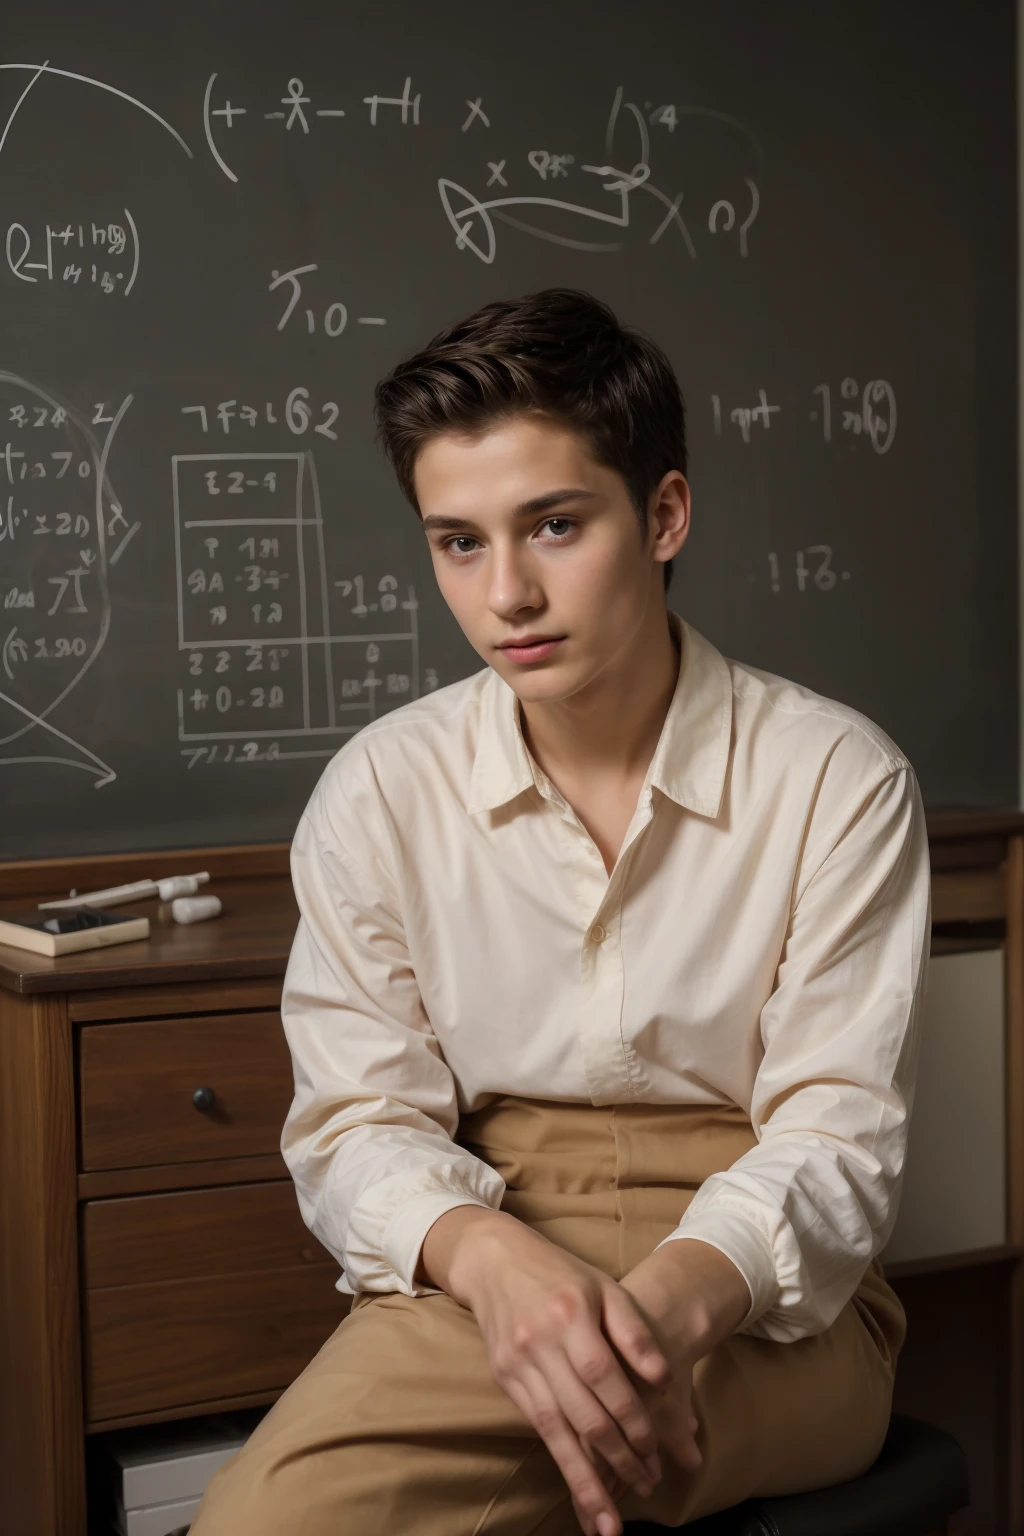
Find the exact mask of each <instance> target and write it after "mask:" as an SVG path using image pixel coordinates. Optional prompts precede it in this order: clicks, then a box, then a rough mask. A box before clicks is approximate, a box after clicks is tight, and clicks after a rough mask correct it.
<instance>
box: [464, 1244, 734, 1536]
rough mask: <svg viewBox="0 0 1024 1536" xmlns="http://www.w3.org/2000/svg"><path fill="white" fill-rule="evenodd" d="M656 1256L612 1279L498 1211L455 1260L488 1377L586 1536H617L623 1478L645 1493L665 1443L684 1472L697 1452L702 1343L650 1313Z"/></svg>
mask: <svg viewBox="0 0 1024 1536" xmlns="http://www.w3.org/2000/svg"><path fill="white" fill-rule="evenodd" d="M674 1246H676V1245H674V1244H668V1245H666V1247H668V1248H671V1247H674ZM701 1246H703V1245H701ZM661 1251H662V1250H659V1252H661ZM656 1257H657V1256H656V1255H652V1256H651V1260H649V1261H645V1263H646V1266H647V1267H646V1268H645V1264H641V1265H638V1266H637V1268H636V1269H635V1270H633V1271H631V1273H630V1274H629V1275H626V1276H624V1277H623V1279H622V1281H621V1282H616V1281H614V1280H612V1279H611V1278H610V1277H609V1276H608V1275H606V1274H605V1273H604V1272H603V1271H602V1270H600V1269H597V1268H596V1267H595V1266H593V1265H591V1264H587V1263H585V1262H584V1261H583V1260H581V1259H578V1258H576V1257H575V1255H573V1254H570V1253H567V1252H566V1251H565V1250H564V1249H562V1248H559V1247H558V1246H556V1245H555V1244H554V1243H551V1242H549V1241H548V1240H547V1239H546V1238H544V1237H542V1236H541V1235H540V1234H539V1233H537V1232H534V1231H533V1230H532V1228H530V1227H528V1226H526V1225H525V1224H524V1223H521V1222H519V1221H516V1220H515V1219H514V1218H512V1217H509V1216H507V1215H504V1214H499V1215H497V1216H496V1218H495V1221H494V1222H493V1223H489V1224H482V1225H481V1227H480V1228H479V1229H478V1230H477V1231H476V1232H474V1233H473V1240H472V1243H471V1244H465V1245H464V1246H463V1252H462V1254H461V1255H458V1256H456V1258H455V1259H454V1260H453V1263H452V1267H451V1272H450V1278H449V1287H450V1293H451V1295H452V1296H453V1297H454V1298H455V1300H457V1301H459V1302H460V1303H461V1304H462V1305H463V1306H467V1307H469V1308H470V1310H471V1311H472V1312H473V1313H474V1315H475V1317H476V1319H477V1322H478V1323H479V1325H480V1329H481V1332H482V1334H483V1337H484V1340H485V1342H486V1345H487V1351H488V1356H489V1361H490V1367H491V1372H492V1374H493V1376H494V1378H495V1380H496V1381H497V1383H498V1385H499V1386H500V1387H501V1388H502V1389H503V1391H505V1392H506V1393H507V1394H508V1396H509V1397H510V1398H511V1399H512V1401H513V1402H514V1403H515V1404H516V1406H517V1407H518V1408H519V1409H520V1410H521V1412H522V1413H523V1414H524V1415H525V1416H526V1418H527V1419H529V1420H530V1422H531V1423H532V1424H533V1425H534V1427H535V1428H536V1430H537V1432H538V1434H539V1435H540V1436H541V1438H542V1439H543V1440H544V1442H545V1443H546V1445H547V1447H548V1449H549V1451H550V1452H551V1455H552V1456H553V1458H554V1460H555V1461H556V1462H557V1464H558V1466H559V1468H560V1470H561V1472H562V1475H563V1477H564V1478H565V1481H566V1483H567V1485H568V1487H569V1490H570V1493H571V1495H572V1502H573V1507H574V1508H575V1510H576V1515H577V1518H578V1519H579V1522H580V1525H581V1526H582V1528H583V1530H584V1531H585V1532H586V1533H587V1536H621V1532H622V1519H621V1516H620V1514H619V1512H618V1509H617V1507H616V1501H617V1500H618V1499H620V1498H621V1497H622V1495H623V1493H625V1491H626V1489H627V1488H628V1487H630V1486H632V1487H635V1488H636V1490H637V1492H638V1493H639V1494H640V1495H641V1497H646V1496H648V1495H649V1494H650V1493H651V1492H652V1490H653V1486H654V1484H655V1483H656V1482H658V1481H659V1480H660V1477H661V1464H660V1455H659V1452H660V1449H661V1447H664V1448H665V1449H666V1450H667V1451H668V1453H669V1454H670V1455H671V1456H672V1457H673V1459H674V1460H675V1461H676V1462H677V1464H678V1465H679V1466H680V1467H682V1468H683V1469H684V1470H690V1471H695V1470H696V1469H697V1468H698V1467H699V1466H700V1465H701V1461H702V1457H701V1453H700V1450H699V1449H698V1447H697V1443H696V1439H695V1431H696V1429H697V1420H696V1418H695V1417H694V1415H693V1412H692V1405H691V1394H692V1388H693V1365H694V1363H695V1361H696V1359H699V1358H700V1354H701V1353H703V1352H704V1350H703V1349H700V1348H699V1347H697V1348H696V1352H695V1342H694V1340H693V1339H691V1338H690V1337H688V1331H687V1330H686V1329H685V1328H683V1329H680V1328H675V1327H673V1328H666V1327H664V1326H660V1325H659V1323H658V1322H657V1321H656V1317H657V1315H658V1314H659V1312H660V1311H662V1310H663V1309H662V1308H661V1307H660V1306H659V1305H658V1302H659V1300H664V1284H663V1276H664V1269H663V1267H662V1266H661V1265H660V1264H654V1263H652V1261H653V1260H654V1259H655V1258H656ZM648 1304H649V1305H648ZM741 1315H742V1314H741Z"/></svg>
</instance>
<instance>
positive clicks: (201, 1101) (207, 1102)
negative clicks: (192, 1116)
mask: <svg viewBox="0 0 1024 1536" xmlns="http://www.w3.org/2000/svg"><path fill="white" fill-rule="evenodd" d="M216 1100H217V1095H216V1093H215V1092H214V1091H213V1089H212V1088H197V1089H196V1091H195V1093H194V1094H193V1095H192V1103H193V1104H194V1105H195V1107H196V1109H212V1108H213V1106H214V1104H215V1103H216Z"/></svg>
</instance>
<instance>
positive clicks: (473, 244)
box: [437, 86, 763, 265]
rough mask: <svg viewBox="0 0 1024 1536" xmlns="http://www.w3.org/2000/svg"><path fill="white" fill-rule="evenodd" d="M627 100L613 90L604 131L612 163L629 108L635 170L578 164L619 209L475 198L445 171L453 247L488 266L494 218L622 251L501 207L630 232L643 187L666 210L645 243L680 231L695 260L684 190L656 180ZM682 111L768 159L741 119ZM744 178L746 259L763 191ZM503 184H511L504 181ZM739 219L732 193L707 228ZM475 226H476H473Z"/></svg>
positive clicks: (539, 164) (642, 126)
mask: <svg viewBox="0 0 1024 1536" xmlns="http://www.w3.org/2000/svg"><path fill="white" fill-rule="evenodd" d="M622 98H623V88H622V86H619V87H618V88H617V89H616V92H615V99H614V101H613V103H612V108H611V112H610V113H609V116H608V126H607V130H606V133H605V152H606V154H607V155H608V157H609V162H610V160H611V157H612V155H613V154H614V153H615V131H616V127H617V124H618V121H619V117H620V114H621V113H622V112H623V111H625V112H626V113H627V114H628V116H629V117H630V118H632V120H633V122H634V123H635V124H636V127H637V130H638V133H639V146H638V147H639V151H640V158H639V160H638V161H637V162H636V163H635V164H634V166H633V168H632V169H631V170H624V169H622V168H621V167H617V166H615V165H613V164H611V163H603V164H600V165H589V164H585V165H581V166H580V168H579V169H580V170H581V171H582V172H583V173H584V174H585V175H588V176H596V177H600V178H602V180H601V190H602V191H604V192H607V193H609V194H611V197H612V199H613V200H614V199H616V198H617V199H618V204H617V206H615V205H614V202H613V206H612V207H611V208H609V207H607V206H605V207H595V206H593V205H592V204H591V203H581V202H569V201H567V200H566V199H564V198H557V197H546V196H543V195H540V194H537V193H529V194H525V195H522V196H513V197H494V198H489V199H487V200H486V201H481V199H480V198H478V197H477V196H476V195H475V194H474V193H472V192H470V191H468V190H467V189H466V188H465V187H462V186H459V184H458V183H457V182H455V181H451V180H450V179H449V178H447V177H444V176H442V177H439V178H438V183H437V190H438V194H439V196H440V199H441V206H442V207H443V209H444V212H445V216H446V217H447V219H448V222H449V224H450V225H451V227H452V229H453V230H454V232H455V245H456V249H457V250H460V251H463V250H468V251H471V252H472V253H473V255H474V256H477V257H478V258H479V259H480V261H482V262H484V263H485V264H486V265H490V264H491V263H492V262H493V261H494V258H495V255H496V254H497V235H496V233H495V229H494V220H495V219H497V220H500V221H501V222H503V223H505V224H508V225H511V226H512V227H513V228H514V229H518V230H521V231H522V232H523V233H524V234H528V235H533V236H535V237H536V238H537V239H539V240H547V241H551V242H552V243H553V244H555V245H563V246H567V247H569V248H570V249H572V250H578V251H620V250H622V249H623V245H624V243H625V242H624V241H622V240H613V241H595V240H584V239H580V238H573V237H571V236H568V235H562V234H557V233H555V232H554V231H553V230H550V229H547V228H545V227H544V226H543V225H540V224H536V223H532V224H531V223H527V222H526V221H525V220H522V219H517V218H513V217H512V215H511V214H509V213H507V212H502V210H503V209H508V208H510V207H516V206H521V207H533V208H557V209H559V210H561V211H562V212H566V213H571V214H575V215H577V216H578V217H579V218H581V219H590V220H594V221H596V222H598V223H602V224H607V225H611V226H613V227H615V228H618V229H622V230H626V229H628V228H629V227H630V224H631V222H632V210H631V207H630V196H631V194H632V193H634V192H644V193H646V194H647V195H648V196H650V197H653V198H655V199H656V200H657V201H658V202H659V203H660V204H661V205H662V206H663V207H664V208H665V209H666V210H667V211H666V213H665V214H664V216H663V218H662V220H661V223H660V224H659V225H658V227H657V228H656V229H655V231H654V233H653V234H652V235H651V236H650V238H649V241H648V244H650V245H656V244H657V243H658V241H659V240H660V239H661V238H662V236H663V235H664V234H665V233H666V231H668V230H669V229H675V231H676V232H677V234H678V236H679V238H680V239H681V240H682V242H683V244H684V245H685V247H686V250H687V252H688V254H689V255H690V257H691V258H692V259H693V260H696V259H697V249H696V246H695V244H694V241H693V237H692V235H691V233H690V230H689V228H688V226H687V223H686V221H685V219H684V218H683V214H682V211H681V210H682V203H683V196H684V194H683V193H682V192H679V193H677V194H676V196H675V197H674V198H670V197H669V195H668V193H666V192H663V191H662V190H661V188H660V187H657V186H655V184H654V182H653V181H652V180H651V163H650V154H651V151H650V135H649V132H648V128H647V123H646V120H645V118H644V116H643V113H642V112H641V110H640V108H639V107H638V106H637V104H636V103H635V102H632V101H626V102H624V101H623V99H622ZM678 110H679V111H680V112H682V113H684V114H686V113H700V114H701V115H706V116H711V117H715V118H718V119H720V120H721V121H723V122H726V123H729V124H730V125H732V126H733V127H735V128H737V129H739V131H740V132H741V133H742V134H743V135H744V136H745V137H746V138H747V139H748V141H749V142H750V143H751V145H752V146H753V148H754V149H755V151H756V153H757V156H758V160H759V163H760V161H761V159H762V158H763V157H762V154H761V148H760V145H759V144H758V143H757V141H756V139H754V137H753V135H752V134H751V133H750V131H749V130H748V129H747V128H746V127H745V125H744V124H742V123H739V122H738V121H737V120H736V119H733V118H730V117H728V116H727V114H725V113H715V112H705V109H703V108H696V107H694V108H685V107H684V108H680V109H678ZM539 153H542V152H538V151H533V152H532V153H531V155H530V156H529V157H528V158H529V159H530V163H531V165H533V167H534V169H535V170H537V171H538V173H539V174H541V175H542V176H544V179H545V180H546V179H547V176H546V173H547V170H548V167H549V165H550V160H551V157H550V156H548V157H546V160H545V161H542V160H540V159H537V158H534V157H535V156H537V155H538V154H539ZM571 158H572V157H571V156H558V157H555V159H556V161H557V160H559V159H561V160H567V159H568V160H571ZM488 163H489V165H490V169H491V172H492V176H491V180H492V181H493V180H494V179H495V177H496V176H497V178H498V179H499V180H502V178H501V175H500V167H499V166H498V165H497V164H496V163H494V162H488ZM504 164H505V162H504V161H502V162H501V167H503V166H504ZM552 169H553V170H554V171H555V173H556V174H557V172H558V171H559V170H561V171H562V172H563V174H564V170H565V168H564V167H563V166H559V165H557V164H556V165H555V166H554V167H552ZM743 180H744V183H745V185H746V187H747V190H748V193H749V196H750V207H749V210H748V211H746V213H745V216H744V218H743V220H742V222H741V223H740V224H739V226H738V229H737V238H738V241H739V248H740V255H741V256H746V255H747V254H748V241H747V232H748V230H749V229H750V227H751V225H752V224H753V223H754V221H755V219H756V218H757V214H758V210H759V207H760V194H759V192H758V188H757V183H756V182H755V181H754V180H753V178H752V177H750V176H745V177H744V178H743ZM502 184H507V183H504V182H503V181H502ZM737 217H738V210H737V209H736V207H735V206H734V204H733V203H732V202H730V201H729V199H727V198H719V199H717V200H716V201H715V203H714V204H713V205H712V207H711V209H710V210H709V212H708V216H707V224H708V229H709V231H710V232H711V233H712V234H717V233H718V232H719V231H724V232H729V231H731V230H732V229H733V228H734V227H736V221H737ZM478 223H479V230H477V228H476V226H477V224H478Z"/></svg>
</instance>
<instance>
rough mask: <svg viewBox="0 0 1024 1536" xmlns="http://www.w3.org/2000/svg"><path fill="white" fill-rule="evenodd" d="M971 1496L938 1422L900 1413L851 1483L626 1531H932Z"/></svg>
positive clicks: (759, 1535)
mask: <svg viewBox="0 0 1024 1536" xmlns="http://www.w3.org/2000/svg"><path fill="white" fill-rule="evenodd" d="M970 1496H971V1489H970V1477H969V1474H968V1471H967V1458H966V1457H965V1456H964V1453H963V1451H962V1450H961V1449H960V1446H959V1445H958V1443H957V1442H956V1440H954V1438H953V1436H952V1435H950V1434H948V1433H947V1432H946V1431H945V1430H944V1429H937V1428H936V1426H935V1425H934V1424H925V1423H924V1422H923V1421H922V1420H921V1419H911V1418H908V1417H907V1415H906V1414H902V1413H894V1414H893V1415H892V1417H891V1419H890V1421H889V1432H888V1434H887V1435H886V1437H885V1444H884V1445H883V1446H882V1449H881V1451H880V1452H879V1455H878V1459H877V1460H876V1462H875V1463H874V1465H873V1466H872V1467H870V1468H869V1469H868V1471H867V1472H865V1473H863V1475H862V1476H860V1477H855V1478H853V1479H852V1480H851V1481H850V1482H847V1483H834V1484H833V1485H832V1486H831V1487H830V1488H816V1489H814V1491H813V1492H811V1493H791V1494H786V1495H784V1496H783V1497H781V1498H775V1499H747V1500H745V1502H744V1503H742V1504H736V1505H735V1506H734V1507H733V1508H732V1509H723V1510H720V1511H719V1512H718V1513H717V1514H714V1515H705V1516H704V1517H703V1519H700V1520H692V1521H691V1522H690V1523H689V1524H688V1525H680V1526H674V1527H669V1526H664V1525H655V1524H654V1523H653V1521H650V1520H630V1521H629V1522H628V1523H627V1524H626V1526H625V1536H664V1533H665V1531H666V1530H669V1529H674V1530H679V1531H685V1532H686V1536H931V1533H932V1532H933V1531H935V1530H937V1529H939V1528H940V1527H941V1526H942V1524H943V1522H944V1521H945V1520H947V1519H948V1518H949V1516H950V1515H951V1514H952V1513H953V1511H954V1510H956V1509H962V1508H963V1506H964V1505H965V1504H966V1503H968V1501H969V1500H970Z"/></svg>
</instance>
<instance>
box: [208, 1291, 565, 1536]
mask: <svg viewBox="0 0 1024 1536" xmlns="http://www.w3.org/2000/svg"><path fill="white" fill-rule="evenodd" d="M538 1452H539V1453H541V1454H536V1453H538ZM527 1467H528V1469H529V1470H528V1472H527ZM520 1469H522V1470H521V1471H520ZM517 1473H519V1474H520V1475H518V1476H517ZM566 1492H567V1490H566V1487H565V1483H564V1481H563V1479H562V1477H561V1474H560V1472H559V1470H558V1468H557V1465H556V1464H555V1462H554V1461H553V1459H552V1458H551V1457H550V1455H549V1454H548V1452H547V1448H546V1446H545V1445H544V1444H543V1442H542V1441H541V1440H540V1439H539V1437H538V1436H537V1434H536V1431H535V1430H534V1429H533V1426H532V1424H531V1423H530V1422H529V1420H528V1419H526V1418H525V1416H524V1415H523V1414H522V1413H521V1412H520V1411H519V1409H518V1408H517V1407H516V1405H515V1404H514V1403H513V1402H512V1399H511V1398H510V1397H509V1396H508V1395H507V1393H505V1392H504V1391H503V1390H502V1389H501V1388H500V1387H499V1386H498V1384H497V1382H496V1381H495V1380H494V1377H493V1376H492V1374H491V1371H490V1366H489V1362H488V1356H487V1349H486V1345H485V1343H484V1339H483V1335H482V1334H481V1332H480V1328H479V1325H478V1323H477V1321H476V1318H475V1317H474V1316H473V1314H472V1312H470V1311H468V1310H467V1309H466V1308H464V1307H461V1306H459V1305H458V1304H457V1303H456V1302H454V1301H452V1299H451V1298H450V1297H449V1296H447V1295H444V1294H440V1295H437V1296H420V1297H409V1296H404V1295H402V1294H400V1293H398V1292H387V1293H382V1294H379V1295H372V1296H371V1295H366V1294H363V1295H360V1296H357V1297H356V1298H355V1301H354V1302H353V1307H352V1310H351V1312H350V1313H349V1315H348V1316H347V1317H346V1318H345V1319H344V1321H343V1322H342V1323H341V1324H340V1326H339V1327H338V1328H337V1329H336V1330H335V1332H334V1334H333V1335H332V1336H331V1338H330V1339H328V1341H327V1343H326V1344H325V1345H324V1346H323V1348H322V1349H321V1350H320V1352H319V1353H318V1354H317V1355H316V1357H315V1358H314V1359H313V1360H312V1361H311V1362H310V1364H309V1365H308V1366H307V1367H306V1369H305V1370H304V1371H303V1372H302V1374H301V1375H300V1376H299V1377H298V1378H297V1379H296V1380H295V1381H294V1382H293V1383H292V1385H291V1386H290V1387H289V1388H288V1390H287V1391H286V1392H285V1393H284V1394H283V1395H282V1396H281V1397H280V1398H279V1399H278V1401H277V1402H276V1403H275V1404H274V1406H273V1408H272V1409H271V1410H270V1412H269V1413H268V1414H267V1415H266V1416H265V1418H264V1419H263V1420H262V1422H261V1423H260V1424H259V1425H258V1426H257V1428H256V1430H255V1431H254V1432H253V1434H252V1435H251V1436H250V1438H249V1440H248V1441H247V1442H246V1444H245V1446H244V1447H243V1448H242V1450H241V1451H240V1452H239V1453H238V1454H237V1455H236V1456H234V1457H233V1458H232V1459H231V1461H229V1462H227V1463H225V1465H224V1466H223V1467H221V1469H220V1470H219V1471H218V1472H217V1473H216V1475H215V1476H214V1477H213V1479H212V1480H211V1482H210V1484H209V1485H208V1487H207V1490H206V1494H205V1496H204V1498H203V1501H202V1503H201V1505H200V1507H199V1511H198V1513H197V1514H196V1516H195V1519H194V1520H193V1523H192V1532H193V1533H194V1536H239V1533H241V1532H244V1533H245V1536H339V1532H341V1531H344V1533H345V1536H395V1533H398V1532H401V1533H402V1536H484V1533H486V1536H492V1533H493V1536H498V1533H500V1536H526V1533H528V1532H530V1531H532V1530H533V1529H534V1528H535V1527H536V1525H537V1522H538V1520H539V1519H540V1518H541V1517H543V1516H544V1515H545V1514H546V1513H547V1512H548V1510H549V1509H551V1508H553V1507H554V1506H555V1505H557V1504H558V1503H559V1502H560V1501H561V1500H562V1498H563V1496H564V1495H565V1494H566ZM553 1529H555V1530H558V1531H559V1532H560V1533H561V1532H563V1531H564V1533H565V1536H577V1533H578V1530H579V1527H578V1524H577V1522H576V1520H575V1517H574V1516H573V1513H572V1509H571V1505H570V1506H569V1509H568V1517H567V1519H566V1520H565V1521H564V1523H563V1524H562V1526H561V1527H558V1526H556V1527H554V1528H553Z"/></svg>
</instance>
